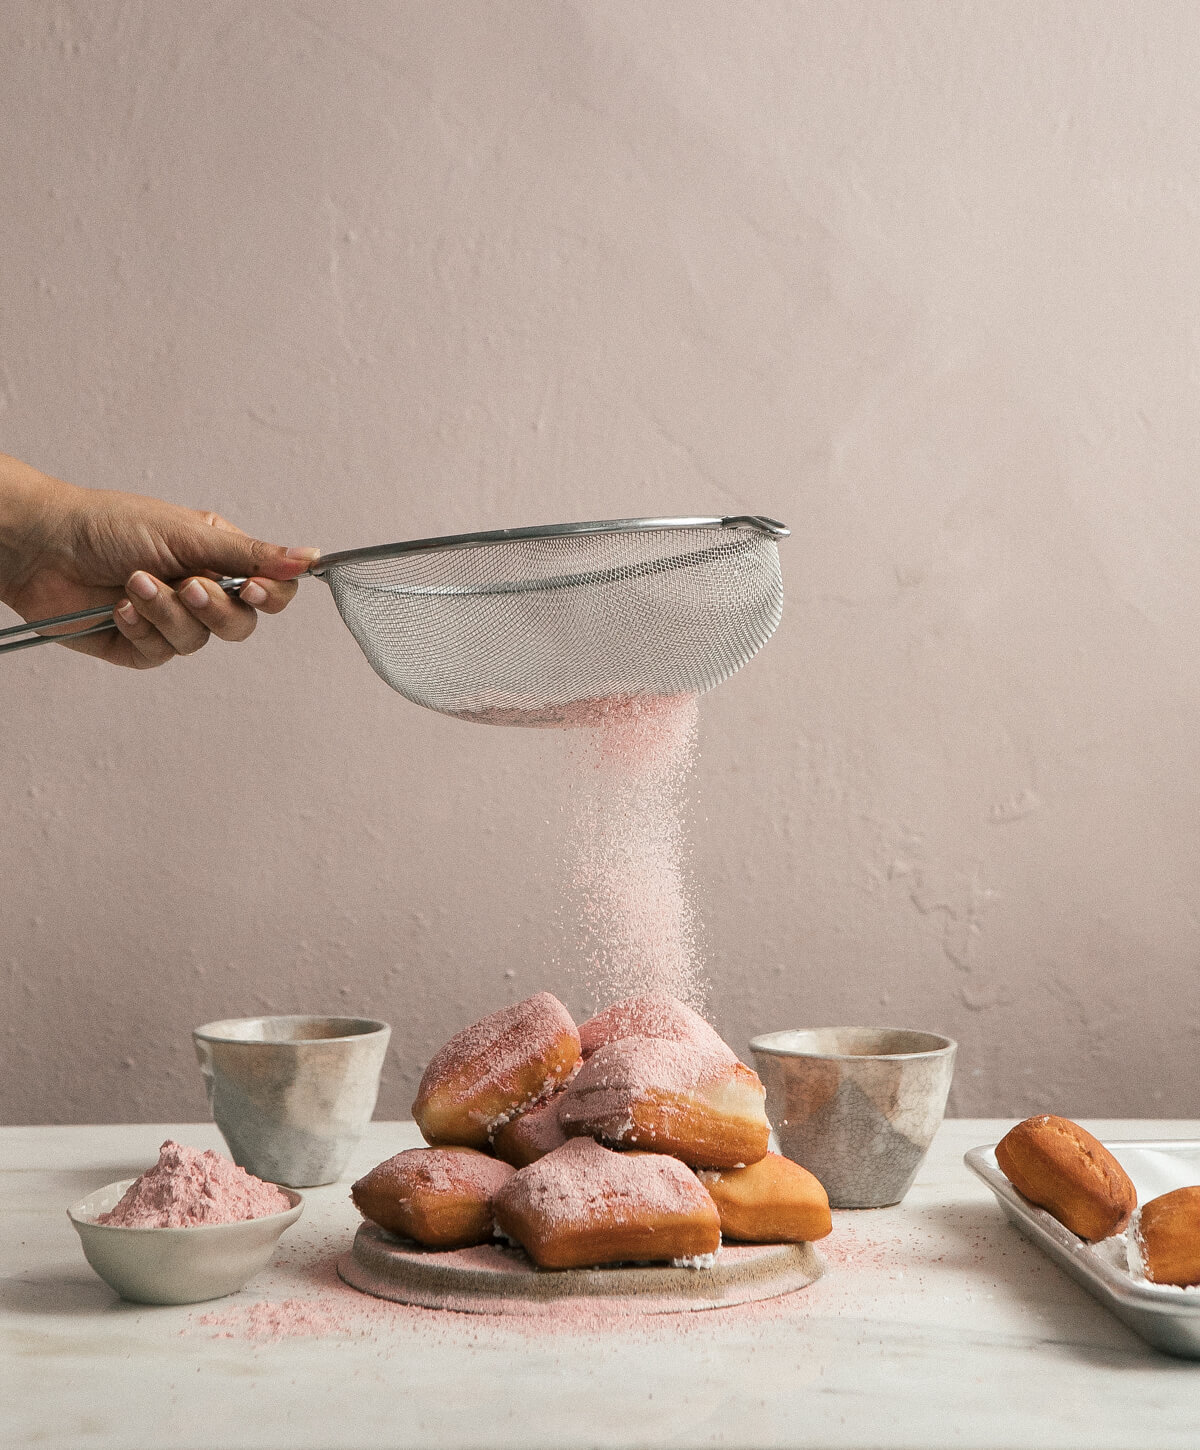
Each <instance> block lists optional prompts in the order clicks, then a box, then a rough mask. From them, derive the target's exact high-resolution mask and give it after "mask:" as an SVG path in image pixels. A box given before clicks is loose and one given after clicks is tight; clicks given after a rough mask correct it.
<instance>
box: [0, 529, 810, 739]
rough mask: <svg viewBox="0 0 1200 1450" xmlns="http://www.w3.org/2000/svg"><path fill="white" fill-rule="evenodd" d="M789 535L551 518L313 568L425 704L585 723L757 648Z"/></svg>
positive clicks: (388, 670) (708, 677) (105, 620)
mask: <svg viewBox="0 0 1200 1450" xmlns="http://www.w3.org/2000/svg"><path fill="white" fill-rule="evenodd" d="M787 532H788V531H787V529H785V528H784V526H783V525H782V524H778V523H776V522H775V521H774V520H773V519H764V518H757V517H750V516H747V517H739V518H723V519H721V518H689V519H611V520H606V521H602V522H599V523H585V524H549V525H546V526H545V527H542V528H532V529H501V530H497V531H495V532H493V533H485V534H457V535H453V536H451V537H448V538H440V539H416V540H412V541H410V542H408V543H400V544H381V545H378V546H377V547H374V548H369V549H350V550H348V551H346V552H344V553H339V554H326V555H324V556H323V557H322V558H321V559H320V560H319V561H318V562H317V563H316V564H315V565H314V566H313V568H312V570H311V573H312V574H313V575H315V576H316V577H317V578H322V579H324V580H325V582H326V583H327V584H328V585H329V587H330V589H331V591H332V593H333V597H334V600H335V601H336V603H337V607H338V609H339V611H340V612H341V616H342V618H343V619H344V620H345V622H346V624H347V625H348V626H349V628H350V632H351V633H352V634H353V635H354V638H355V639H356V640H357V641H358V643H359V646H360V648H361V649H362V652H363V654H365V655H366V657H367V659H368V660H369V661H370V664H371V667H372V668H373V669H374V670H375V672H376V673H377V674H378V675H380V676H381V677H382V678H383V679H384V680H386V681H387V683H388V684H389V685H391V687H392V689H394V690H398V691H399V692H400V694H402V695H404V696H406V697H407V698H408V699H410V700H414V701H415V702H416V703H417V704H418V705H424V706H426V707H427V708H428V709H430V710H440V711H441V712H442V713H443V714H447V715H457V716H459V717H460V718H463V719H470V720H478V721H481V722H483V723H487V724H496V725H563V724H566V725H569V724H589V723H592V722H593V721H594V720H595V718H596V714H597V706H598V704H601V703H602V702H611V701H613V700H614V699H618V700H619V699H622V698H628V697H630V696H637V695H679V694H698V693H700V692H702V691H704V690H711V689H712V687H713V686H714V685H719V684H720V683H721V681H722V680H724V679H727V678H728V676H730V675H731V674H733V672H734V671H735V670H738V669H740V668H741V667H742V665H744V664H745V663H746V661H747V660H749V659H750V658H751V657H752V656H753V655H755V654H757V653H758V651H759V650H760V649H761V648H762V647H763V645H764V644H766V642H767V640H768V639H770V637H771V635H772V633H773V632H774V630H775V626H776V625H777V624H778V623H779V619H780V616H781V615H782V613H783V581H782V579H781V578H780V573H779V550H778V547H777V541H778V540H779V539H781V538H783V537H785V536H786V535H787ZM219 582H220V587H221V588H222V589H225V590H227V591H229V592H230V593H233V592H235V591H236V590H238V589H240V588H241V586H242V585H243V584H245V583H246V580H245V579H222V580H220V581H219ZM67 624H73V625H78V626H80V627H79V628H76V629H72V630H71V631H69V632H65V631H64V630H63V628H62V626H64V625H67ZM112 628H113V614H112V609H111V607H109V606H108V605H101V606H99V607H97V608H95V609H81V610H77V611H75V612H74V613H73V614H60V615H56V616H55V617H54V618H53V619H37V620H33V621H32V622H30V623H28V624H21V625H14V626H12V627H10V628H6V629H0V654H7V653H9V652H11V651H13V650H20V649H29V648H32V647H33V646H34V645H42V644H52V643H53V642H54V641H55V640H58V641H59V642H62V641H63V640H66V639H76V638H79V637H81V636H83V635H88V634H96V633H98V632H100V631H102V630H106V629H112ZM45 630H53V631H55V632H54V633H52V634H47V633H43V632H42V631H45Z"/></svg>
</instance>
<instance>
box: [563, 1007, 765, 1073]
mask: <svg viewBox="0 0 1200 1450" xmlns="http://www.w3.org/2000/svg"><path fill="white" fill-rule="evenodd" d="M623 1037H657V1038H660V1039H662V1040H663V1041H666V1042H690V1043H692V1044H693V1045H694V1046H695V1047H697V1048H698V1049H700V1050H701V1051H705V1050H707V1051H709V1052H713V1053H715V1054H716V1055H717V1056H723V1055H727V1056H728V1057H729V1058H730V1060H732V1061H736V1058H735V1056H734V1053H733V1052H732V1051H731V1050H730V1048H729V1047H727V1046H726V1044H725V1042H724V1041H723V1040H722V1038H721V1036H720V1035H719V1033H718V1032H717V1031H716V1030H715V1029H714V1028H712V1027H710V1026H709V1024H708V1023H707V1022H706V1021H705V1020H704V1018H703V1017H701V1016H700V1014H699V1013H698V1012H693V1011H692V1009H691V1008H690V1007H688V1006H687V1005H686V1004H685V1003H683V1002H681V1001H680V1000H679V998H678V997H672V996H671V994H670V993H669V992H643V993H641V994H640V995H639V996H636V997H623V998H622V999H621V1001H619V1002H614V1003H613V1004H612V1005H611V1006H610V1007H606V1008H605V1009H604V1011H603V1012H598V1013H597V1014H596V1015H595V1016H594V1017H589V1018H588V1020H587V1021H586V1022H583V1023H581V1024H580V1027H579V1050H580V1051H581V1052H582V1054H583V1056H584V1058H585V1059H586V1058H589V1057H591V1055H592V1053H593V1052H595V1051H596V1050H597V1049H598V1048H601V1047H604V1046H605V1045H606V1044H607V1043H609V1042H619V1041H620V1040H621V1038H623Z"/></svg>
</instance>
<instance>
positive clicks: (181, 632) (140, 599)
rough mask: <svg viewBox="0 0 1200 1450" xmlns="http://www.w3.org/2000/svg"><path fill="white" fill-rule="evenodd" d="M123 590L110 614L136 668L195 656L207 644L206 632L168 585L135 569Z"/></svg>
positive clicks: (147, 667) (150, 666)
mask: <svg viewBox="0 0 1200 1450" xmlns="http://www.w3.org/2000/svg"><path fill="white" fill-rule="evenodd" d="M189 582H190V581H189ZM125 587H126V590H127V598H125V599H123V600H122V601H121V602H120V603H119V604H118V605H117V606H116V608H115V609H114V610H113V619H114V621H115V623H116V626H117V629H118V630H119V631H120V632H121V634H123V635H124V636H125V638H126V639H127V640H128V641H129V643H130V644H131V645H132V646H133V650H134V658H133V661H132V663H133V664H134V665H135V666H136V667H137V668H139V669H151V668H153V667H154V666H155V665H164V664H166V662H167V661H168V660H169V659H173V658H174V657H175V656H176V655H190V654H195V652H196V651H197V650H198V649H201V648H203V646H204V645H206V644H207V643H208V637H209V630H208V628H207V627H206V626H205V625H203V624H201V623H200V621H199V620H198V619H196V618H195V616H194V615H193V614H192V613H191V611H190V610H189V609H188V608H186V607H185V605H184V604H183V603H182V601H181V600H180V598H179V596H178V594H176V592H175V590H174V589H172V588H171V587H170V585H168V584H163V583H162V582H161V581H160V580H158V579H155V578H153V577H152V576H151V575H150V574H147V573H146V572H145V571H144V570H142V569H139V570H138V571H137V573H136V574H133V575H131V576H130V578H129V582H128V583H127V585H126V586H125Z"/></svg>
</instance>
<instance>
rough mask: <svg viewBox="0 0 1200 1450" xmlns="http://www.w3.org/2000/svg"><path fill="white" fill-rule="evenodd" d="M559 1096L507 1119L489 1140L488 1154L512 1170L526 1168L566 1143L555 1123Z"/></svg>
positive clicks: (558, 1094)
mask: <svg viewBox="0 0 1200 1450" xmlns="http://www.w3.org/2000/svg"><path fill="white" fill-rule="evenodd" d="M561 1101H562V1093H555V1094H554V1096H553V1097H552V1098H549V1099H547V1101H546V1102H544V1103H537V1104H536V1105H535V1106H534V1107H532V1108H528V1109H527V1110H526V1111H525V1112H523V1113H518V1114H517V1116H516V1117H515V1118H510V1119H509V1121H508V1122H507V1123H505V1125H504V1126H503V1127H502V1128H501V1129H500V1130H499V1132H498V1133H497V1134H496V1136H495V1137H494V1138H493V1139H492V1151H493V1152H494V1153H495V1155H496V1157H497V1158H503V1159H504V1161H505V1162H506V1163H511V1164H512V1166H513V1167H514V1168H527V1167H528V1166H529V1165H530V1163H536V1162H537V1160H538V1159H539V1158H544V1157H545V1156H546V1154H547V1153H553V1152H554V1150H555V1148H561V1147H562V1145H563V1144H564V1143H565V1142H566V1141H567V1139H566V1134H565V1133H564V1132H563V1130H562V1125H561V1124H560V1123H559V1121H558V1109H559V1106H560V1104H561Z"/></svg>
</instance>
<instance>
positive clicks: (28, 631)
mask: <svg viewBox="0 0 1200 1450" xmlns="http://www.w3.org/2000/svg"><path fill="white" fill-rule="evenodd" d="M215 582H216V585H217V588H218V589H224V591H225V593H226V594H233V593H235V592H236V591H237V590H238V589H240V588H241V587H242V585H243V584H246V583H248V582H249V576H247V577H246V578H244V579H218V580H216V581H215ZM88 619H91V620H94V621H95V623H93V624H87V625H85V626H84V628H83V629H69V630H67V631H66V632H65V633H63V634H38V633H36V631H37V630H39V629H50V628H52V627H53V626H54V625H56V624H75V623H76V622H78V621H80V620H88ZM115 628H116V625H115V624H114V622H113V612H112V605H111V604H101V605H100V606H99V608H97V609H77V610H76V611H75V613H74V614H56V615H54V616H53V617H52V618H51V619H34V620H31V621H30V622H29V623H28V624H14V625H11V626H10V627H9V628H8V629H0V655H3V654H10V653H11V652H12V651H13V650H18V649H32V648H33V646H34V645H35V644H62V643H63V641H64V640H69V639H82V638H83V636H84V635H85V634H102V633H103V632H104V631H105V630H106V629H115ZM23 635H29V636H31V638H28V639H24V638H22V636H23Z"/></svg>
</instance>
